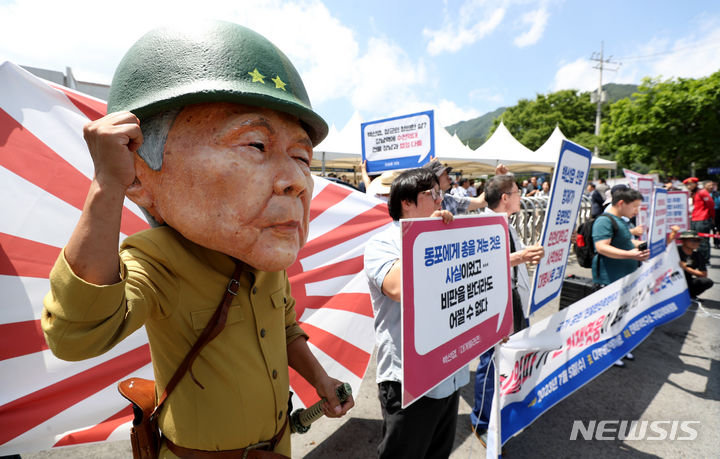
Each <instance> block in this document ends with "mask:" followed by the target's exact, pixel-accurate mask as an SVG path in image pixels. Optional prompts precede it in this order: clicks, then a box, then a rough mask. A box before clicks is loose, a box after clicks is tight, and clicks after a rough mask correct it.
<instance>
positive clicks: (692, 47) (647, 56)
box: [621, 43, 720, 61]
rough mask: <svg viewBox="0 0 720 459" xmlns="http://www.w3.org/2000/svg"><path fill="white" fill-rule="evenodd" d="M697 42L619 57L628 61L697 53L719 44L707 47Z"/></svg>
mask: <svg viewBox="0 0 720 459" xmlns="http://www.w3.org/2000/svg"><path fill="white" fill-rule="evenodd" d="M697 46H698V43H695V44H693V45H688V46H683V47H681V48H675V49H674V50H672V51H659V52H657V53H651V54H645V55H641V56H627V57H623V58H621V59H622V60H623V61H630V60H641V59H650V58H653V57H660V56H669V55H672V54H687V53H699V52H703V51H711V50H713V49H718V48H720V45H717V44H715V45H714V46H710V47H707V48H698V47H697Z"/></svg>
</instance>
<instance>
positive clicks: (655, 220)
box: [648, 187, 667, 258]
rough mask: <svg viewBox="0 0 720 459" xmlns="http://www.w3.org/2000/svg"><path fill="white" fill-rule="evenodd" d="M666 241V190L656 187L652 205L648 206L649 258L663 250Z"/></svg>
mask: <svg viewBox="0 0 720 459" xmlns="http://www.w3.org/2000/svg"><path fill="white" fill-rule="evenodd" d="M666 243H667V190H666V189H665V188H660V187H656V188H655V190H654V191H653V197H652V206H651V207H650V231H649V232H648V244H649V246H650V258H653V257H655V256H657V255H659V254H660V253H662V252H663V251H664V250H665V245H666Z"/></svg>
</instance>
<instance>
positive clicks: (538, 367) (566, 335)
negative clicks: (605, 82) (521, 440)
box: [487, 250, 690, 457]
mask: <svg viewBox="0 0 720 459" xmlns="http://www.w3.org/2000/svg"><path fill="white" fill-rule="evenodd" d="M689 304H690V295H689V293H688V289H687V283H686V281H685V275H684V274H683V272H682V270H681V269H680V267H679V257H678V253H677V250H666V251H665V252H664V253H663V254H662V255H661V256H659V257H657V258H655V259H652V260H650V261H649V262H645V263H643V264H642V266H641V267H640V268H638V269H637V270H636V271H635V272H633V273H631V274H629V275H627V276H625V277H623V278H622V279H619V280H617V281H615V282H613V283H612V284H610V285H608V286H607V287H605V288H603V289H601V290H599V291H597V292H595V293H593V294H592V295H590V296H587V297H585V298H583V299H582V300H580V301H578V302H577V303H574V304H572V305H570V306H569V307H568V308H567V309H563V310H560V311H559V312H557V313H556V314H554V315H552V316H550V317H548V318H547V319H545V320H543V321H541V322H539V323H537V324H533V325H532V326H531V327H529V328H526V329H525V330H522V331H520V332H518V333H516V334H514V335H513V336H512V337H511V338H510V340H509V341H508V342H507V343H505V344H503V345H501V346H497V347H496V352H495V355H496V367H497V369H498V370H497V371H498V374H499V382H500V385H499V386H498V387H499V390H496V392H495V397H496V398H497V397H499V400H498V402H497V405H498V408H499V410H500V412H499V416H497V415H496V416H495V417H493V416H491V418H490V426H489V432H488V435H489V438H488V439H489V440H490V439H491V438H492V441H488V445H495V446H496V448H495V449H492V450H491V449H488V451H487V457H497V456H498V453H499V452H500V448H499V447H500V446H501V445H503V444H504V443H505V442H507V440H508V439H510V438H511V437H512V436H514V435H516V434H517V433H519V432H520V431H521V430H523V429H524V428H526V427H527V426H529V425H530V424H531V423H532V422H533V421H534V420H535V419H537V418H538V417H539V416H540V415H542V414H543V413H545V412H546V411H547V410H548V409H550V408H551V407H552V406H554V405H555V404H557V403H558V402H560V401H561V400H563V399H564V398H565V397H567V396H569V395H570V394H572V393H573V392H575V391H576V390H578V389H579V388H580V387H582V386H583V385H585V384H587V383H588V382H590V381H591V380H592V379H593V378H595V377H596V376H598V375H599V374H601V373H602V372H603V371H605V370H607V369H608V368H609V367H610V366H612V364H613V362H615V361H616V360H618V359H620V358H622V357H623V356H624V355H625V354H627V353H628V352H630V351H631V350H632V349H634V348H635V347H636V346H637V345H638V344H640V343H641V342H642V341H643V340H644V339H645V338H647V337H648V336H649V335H650V333H651V332H652V330H653V329H654V328H655V327H657V326H659V325H662V324H664V323H667V322H669V321H671V320H673V319H675V318H677V317H679V316H681V315H682V314H683V313H684V312H685V311H686V310H687V307H688V305H689ZM494 419H495V421H493V420H494ZM498 421H499V422H498Z"/></svg>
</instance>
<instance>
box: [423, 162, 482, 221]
mask: <svg viewBox="0 0 720 459" xmlns="http://www.w3.org/2000/svg"><path fill="white" fill-rule="evenodd" d="M423 169H427V170H429V171H431V172H432V173H433V174H435V176H436V177H437V179H438V183H439V184H440V190H442V191H443V192H444V196H443V198H442V208H443V209H445V210H447V211H449V212H450V213H451V214H453V215H457V214H466V213H468V212H470V211H473V210H476V209H482V208H483V207H485V206H486V205H487V203H486V202H485V199H484V198H483V197H482V196H478V197H474V198H471V197H468V196H457V195H453V194H450V193H449V190H450V187H451V186H452V182H451V181H450V175H449V174H450V171H451V170H452V167H449V166H443V165H442V163H441V162H440V161H438V160H432V161H430V162H429V163H427V164H425V165H424V166H423Z"/></svg>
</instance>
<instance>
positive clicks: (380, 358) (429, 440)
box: [365, 168, 470, 458]
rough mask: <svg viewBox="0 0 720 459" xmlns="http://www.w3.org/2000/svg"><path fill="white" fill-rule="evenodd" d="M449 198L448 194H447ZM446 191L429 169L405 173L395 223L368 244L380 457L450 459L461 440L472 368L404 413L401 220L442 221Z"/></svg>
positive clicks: (398, 184) (393, 202)
mask: <svg viewBox="0 0 720 459" xmlns="http://www.w3.org/2000/svg"><path fill="white" fill-rule="evenodd" d="M445 196H448V195H445ZM442 200H443V192H442V191H441V190H440V186H439V183H438V179H437V177H436V176H435V174H433V173H432V172H430V171H429V170H428V169H424V168H420V169H411V170H408V171H405V172H403V173H402V174H400V175H399V176H398V177H397V178H396V179H395V180H394V181H393V183H392V186H391V187H390V199H389V202H388V211H389V213H390V216H391V217H392V219H393V222H392V225H391V226H390V227H389V228H388V229H386V230H385V231H383V232H381V233H378V234H376V235H375V236H373V237H372V239H370V241H369V242H368V243H367V245H366V246H365V273H366V274H367V277H368V284H369V286H370V296H371V299H372V305H373V313H374V316H375V340H376V342H377V346H378V352H377V383H378V398H379V399H380V406H381V409H382V414H383V428H382V432H383V438H382V441H381V442H380V445H378V457H380V458H405V457H406V458H419V457H448V456H449V455H450V452H451V451H452V446H453V442H454V440H455V427H456V424H457V412H458V403H459V392H458V391H459V389H460V388H461V387H462V386H464V385H465V384H467V383H468V381H469V379H470V378H469V372H468V370H467V368H462V369H461V370H458V372H457V373H455V374H453V375H452V376H450V377H448V378H447V379H445V380H444V381H443V382H442V383H440V385H438V386H437V387H435V388H434V389H432V390H431V391H430V392H428V393H427V394H426V395H425V396H424V397H422V398H420V399H419V400H417V401H415V402H414V403H413V404H412V405H410V406H408V407H407V408H405V409H402V408H401V406H402V367H401V346H402V344H401V336H400V327H401V323H400V311H401V305H400V291H401V281H400V279H401V272H402V268H401V260H400V254H401V244H402V237H401V233H400V222H399V221H398V220H400V219H401V218H424V217H442V219H443V221H444V222H445V223H449V222H451V221H452V220H453V215H452V214H451V213H450V212H449V211H447V210H441V208H440V207H441V203H442Z"/></svg>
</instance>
